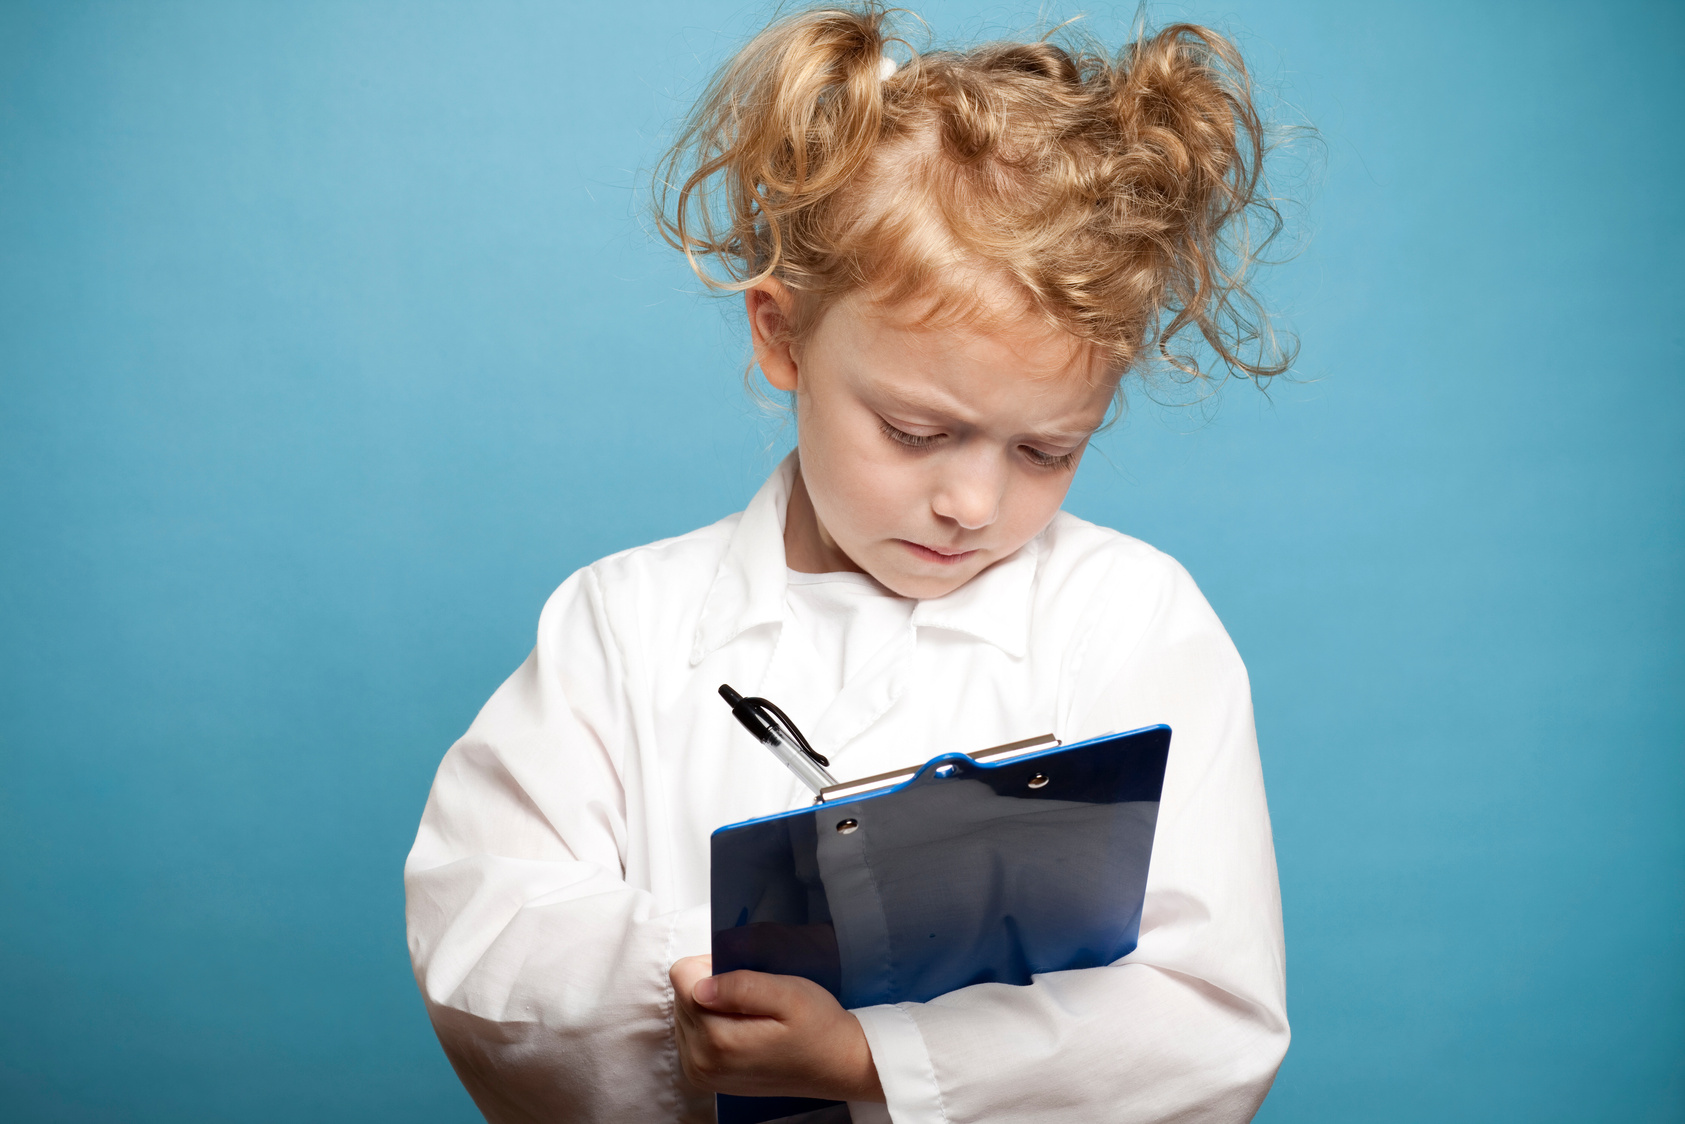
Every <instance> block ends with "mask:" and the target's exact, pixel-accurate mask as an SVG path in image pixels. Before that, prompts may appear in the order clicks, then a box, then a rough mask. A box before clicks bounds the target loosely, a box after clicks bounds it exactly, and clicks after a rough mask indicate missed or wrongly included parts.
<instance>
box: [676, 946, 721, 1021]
mask: <svg viewBox="0 0 1685 1124" xmlns="http://www.w3.org/2000/svg"><path fill="white" fill-rule="evenodd" d="M712 962H713V958H712V957H708V956H686V957H684V958H683V959H682V960H675V961H674V962H673V966H672V967H671V968H669V969H668V970H667V978H668V980H670V981H671V982H672V984H673V999H674V1004H675V1007H676V1008H677V1009H678V1010H679V1011H685V1012H692V1013H694V1010H695V1006H696V1004H695V1000H694V999H692V993H693V992H694V991H695V990H696V984H697V981H698V980H704V979H707V978H708V973H709V971H710V969H711V968H712Z"/></svg>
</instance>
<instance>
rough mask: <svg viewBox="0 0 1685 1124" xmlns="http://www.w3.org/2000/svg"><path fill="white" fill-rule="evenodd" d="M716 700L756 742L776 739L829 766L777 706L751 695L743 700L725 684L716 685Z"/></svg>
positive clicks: (827, 761) (828, 762)
mask: <svg viewBox="0 0 1685 1124" xmlns="http://www.w3.org/2000/svg"><path fill="white" fill-rule="evenodd" d="M720 697H721V698H722V699H724V700H725V701H726V702H728V703H730V704H731V712H732V713H733V714H735V715H736V716H737V720H738V721H739V722H741V723H742V724H743V728H744V729H746V730H748V731H749V732H750V733H751V734H753V735H755V738H756V739H757V740H758V741H763V742H770V741H772V740H773V739H774V738H775V737H776V738H780V739H781V740H783V741H786V742H789V743H790V744H791V745H793V746H795V747H796V748H797V749H799V750H801V751H802V753H803V754H805V755H806V756H807V757H809V758H810V759H812V760H813V761H814V762H816V763H817V764H819V765H821V766H824V767H826V768H829V767H830V765H831V762H830V760H829V759H827V758H825V757H824V756H822V755H821V754H820V753H819V752H818V751H817V750H815V749H814V748H813V746H812V745H810V744H808V740H807V738H806V737H805V736H804V735H803V734H802V732H801V728H800V727H798V726H797V725H796V724H795V723H794V722H792V721H791V720H790V716H789V715H788V714H785V713H784V711H783V710H781V709H780V708H779V706H778V704H777V703H775V702H772V701H770V700H768V699H763V698H760V697H759V696H755V695H751V696H749V697H748V698H745V697H743V696H742V695H740V694H738V693H737V692H736V691H734V690H732V689H731V686H730V685H729V684H726V683H721V684H720ZM775 731H776V732H775Z"/></svg>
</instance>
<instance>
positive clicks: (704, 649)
mask: <svg viewBox="0 0 1685 1124" xmlns="http://www.w3.org/2000/svg"><path fill="white" fill-rule="evenodd" d="M795 479H796V453H795V450H791V451H790V455H789V456H787V457H785V458H784V460H783V462H782V463H780V464H779V466H778V467H777V468H776V469H774V470H773V472H772V475H771V476H769V477H767V481H766V483H765V484H762V485H761V490H760V491H758V492H756V493H755V498H754V499H752V500H750V501H749V506H748V507H746V508H744V509H743V517H742V518H741V519H739V520H738V521H737V528H736V529H735V530H734V531H733V532H732V534H731V543H730V545H729V546H727V547H726V552H725V557H724V558H722V559H721V560H720V568H719V570H718V571H716V572H715V574H714V583H713V585H711V586H709V587H708V596H707V598H706V599H705V600H704V601H703V602H702V616H701V619H699V620H698V621H697V622H696V639H695V641H694V642H693V643H692V645H691V649H690V665H691V666H692V667H695V666H696V665H697V664H699V663H701V662H702V660H703V658H704V657H705V656H707V655H708V653H709V652H712V651H713V650H714V649H716V648H719V647H721V646H722V645H725V644H727V643H730V642H731V641H732V640H735V639H736V638H737V637H738V636H741V635H742V634H743V633H745V632H747V631H748V630H749V629H751V628H754V627H755V626H756V625H762V624H781V623H782V622H783V620H784V594H785V591H786V589H787V588H788V586H789V579H788V577H787V576H786V572H785V568H784V512H785V510H786V509H787V508H788V507H789V506H790V488H791V486H792V485H793V484H794V482H795Z"/></svg>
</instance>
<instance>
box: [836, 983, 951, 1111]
mask: <svg viewBox="0 0 1685 1124" xmlns="http://www.w3.org/2000/svg"><path fill="white" fill-rule="evenodd" d="M851 1013H852V1014H853V1015H854V1017H855V1018H856V1019H859V1020H860V1029H861V1030H863V1031H865V1032H866V1044H867V1045H868V1046H870V1047H871V1049H872V1064H873V1065H874V1066H876V1067H877V1071H878V1083H879V1084H880V1085H882V1086H883V1093H884V1099H885V1100H886V1101H888V1102H889V1119H890V1120H891V1121H893V1124H947V1120H948V1114H947V1113H946V1112H945V1111H943V1108H942V1090H940V1089H938V1088H937V1087H936V1070H935V1068H934V1067H933V1066H932V1065H931V1064H930V1051H929V1050H928V1049H926V1048H925V1044H924V1035H922V1034H920V1033H919V1027H918V1023H916V1022H914V1021H913V1015H912V1012H911V1011H909V1010H908V1009H907V1006H906V1005H905V1004H901V1005H899V1006H888V1005H884V1006H878V1007H861V1008H859V1009H858V1010H855V1011H853V1012H851ZM856 1119H857V1120H858V1117H857V1118H856ZM868 1119H870V1118H869V1117H868Z"/></svg>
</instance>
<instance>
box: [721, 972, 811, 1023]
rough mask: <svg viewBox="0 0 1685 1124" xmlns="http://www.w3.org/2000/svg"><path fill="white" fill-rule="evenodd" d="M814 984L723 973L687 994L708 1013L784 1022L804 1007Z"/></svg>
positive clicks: (796, 979)
mask: <svg viewBox="0 0 1685 1124" xmlns="http://www.w3.org/2000/svg"><path fill="white" fill-rule="evenodd" d="M823 990H824V989H822V988H820V987H819V985H818V984H816V983H813V982H811V981H809V980H804V979H802V978H801V977H800V976H775V975H772V974H770V973H767V972H727V973H726V974H725V975H723V976H710V977H709V978H708V979H706V980H701V981H698V986H697V987H696V988H695V989H693V990H692V992H691V994H692V996H693V997H694V998H695V1000H696V1002H697V1003H698V1004H700V1005H701V1006H703V1007H706V1008H707V1009H708V1010H710V1011H714V1012H717V1013H720V1014H731V1015H758V1016H761V1017H763V1018H773V1019H788V1018H790V1017H792V1016H793V1015H795V1014H796V1013H797V1012H798V1011H799V1010H800V1009H801V1007H802V1006H803V1004H805V1003H810V1002H812V1000H813V996H812V995H811V994H810V992H812V991H823Z"/></svg>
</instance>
